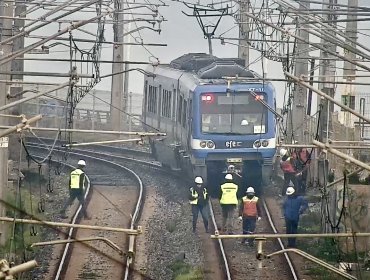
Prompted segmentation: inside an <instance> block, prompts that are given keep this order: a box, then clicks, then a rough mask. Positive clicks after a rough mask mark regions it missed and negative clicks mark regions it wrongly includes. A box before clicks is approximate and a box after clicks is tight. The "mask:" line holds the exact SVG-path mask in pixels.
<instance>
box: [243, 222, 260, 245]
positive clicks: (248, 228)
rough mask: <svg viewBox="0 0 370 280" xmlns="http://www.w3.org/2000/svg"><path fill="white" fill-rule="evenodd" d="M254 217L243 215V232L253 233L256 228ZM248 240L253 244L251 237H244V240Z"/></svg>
mask: <svg viewBox="0 0 370 280" xmlns="http://www.w3.org/2000/svg"><path fill="white" fill-rule="evenodd" d="M256 221H257V218H256V217H243V234H253V233H254V231H255V230H256ZM246 240H248V243H249V244H250V245H252V244H253V238H247V239H244V241H246Z"/></svg>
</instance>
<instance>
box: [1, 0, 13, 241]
mask: <svg viewBox="0 0 370 280" xmlns="http://www.w3.org/2000/svg"><path fill="white" fill-rule="evenodd" d="M13 11H14V1H7V2H6V4H4V2H2V5H0V15H1V16H5V17H13ZM0 23H1V26H0V28H1V30H0V34H1V37H0V41H3V40H5V39H7V38H10V37H11V36H12V27H13V21H12V20H11V19H9V18H4V19H0ZM0 51H1V53H0V58H1V57H3V56H6V55H8V54H10V53H11V52H12V45H11V44H10V43H9V44H4V45H2V46H1V48H0ZM10 69H11V63H10V62H8V63H4V64H2V65H1V66H0V71H4V72H8V73H9V72H10ZM0 80H9V75H0ZM8 90H9V86H8V85H7V84H6V83H0V107H1V106H4V105H5V104H6V102H7V98H6V96H7V94H8ZM0 124H1V125H8V122H7V120H6V118H5V117H0ZM8 143H9V139H8V137H1V138H0V198H3V197H4V191H5V188H6V187H7V185H8V146H9V144H8ZM4 214H5V208H4V207H3V204H1V203H0V216H3V215H4ZM0 232H1V234H0V245H1V246H4V245H5V243H6V241H7V238H6V232H5V226H4V224H3V223H1V224H0Z"/></svg>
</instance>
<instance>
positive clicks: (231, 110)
mask: <svg viewBox="0 0 370 280" xmlns="http://www.w3.org/2000/svg"><path fill="white" fill-rule="evenodd" d="M259 98H262V99H265V100H266V95H265V94H263V93H261V94H260V97H259ZM266 101H267V100H266ZM200 113H201V128H202V132H203V133H215V134H220V133H222V134H224V133H226V134H260V133H266V132H267V114H268V111H267V109H266V107H265V106H263V105H262V104H261V103H260V102H259V101H258V100H256V99H255V97H254V96H252V95H251V94H249V93H248V92H245V93H238V94H237V95H236V94H235V95H231V96H227V95H226V94H224V93H204V94H202V95H201V96H200Z"/></svg>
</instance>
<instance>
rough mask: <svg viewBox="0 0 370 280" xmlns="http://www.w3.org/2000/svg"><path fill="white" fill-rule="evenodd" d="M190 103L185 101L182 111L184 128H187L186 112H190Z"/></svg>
mask: <svg viewBox="0 0 370 280" xmlns="http://www.w3.org/2000/svg"><path fill="white" fill-rule="evenodd" d="M187 107H188V102H187V101H186V100H184V108H183V109H182V118H181V119H182V126H183V127H186V112H187V110H188V108H187Z"/></svg>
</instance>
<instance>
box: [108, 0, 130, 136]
mask: <svg viewBox="0 0 370 280" xmlns="http://www.w3.org/2000/svg"><path fill="white" fill-rule="evenodd" d="M113 18H114V25H113V32H114V42H118V44H116V45H114V46H113V61H114V62H119V61H123V60H124V45H123V44H121V43H123V0H115V1H114V16H113ZM118 72H121V73H122V74H117V75H113V76H112V90H111V108H110V112H111V117H110V119H111V126H112V130H115V131H120V130H121V129H122V121H123V119H122V112H121V110H124V108H126V104H125V103H126V100H125V99H124V98H123V92H124V83H123V63H113V65H112V73H113V74H114V73H118Z"/></svg>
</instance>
